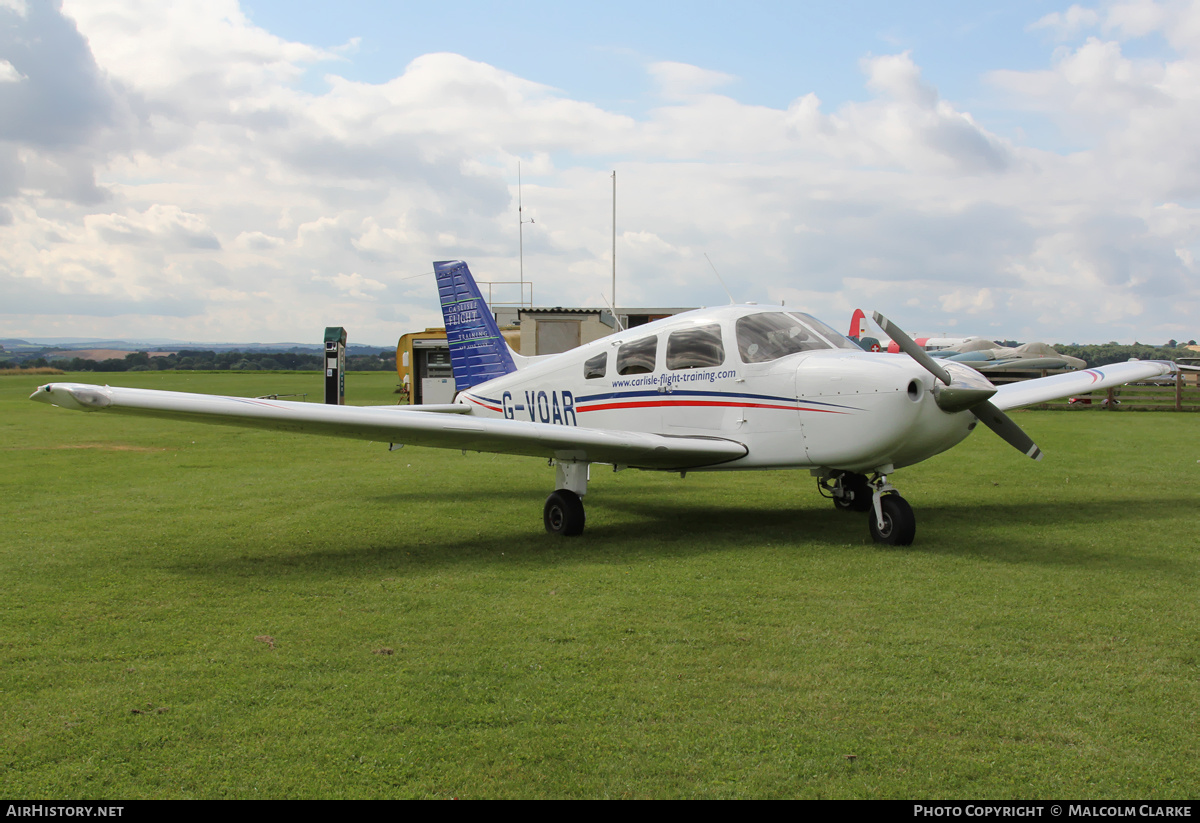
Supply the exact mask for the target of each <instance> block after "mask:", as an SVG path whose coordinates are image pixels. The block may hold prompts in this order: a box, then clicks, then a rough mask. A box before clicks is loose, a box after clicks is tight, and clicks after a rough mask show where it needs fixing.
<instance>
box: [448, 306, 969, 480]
mask: <svg viewBox="0 0 1200 823" xmlns="http://www.w3.org/2000/svg"><path fill="white" fill-rule="evenodd" d="M959 368H963V369H965V368H966V367H959ZM933 389H934V378H933V376H932V375H931V374H930V373H928V372H927V371H925V369H923V368H922V367H921V366H920V365H919V364H917V363H916V362H914V361H913V360H912V359H911V358H909V357H907V356H906V355H899V356H897V355H880V354H869V353H867V352H864V351H862V350H861V349H860V348H859V347H858V346H856V345H855V344H854V343H853V342H851V341H849V340H847V339H846V338H845V337H844V336H843V335H841V334H840V333H838V332H836V331H834V330H833V329H832V328H830V327H828V326H827V325H825V324H823V323H821V322H820V321H818V320H816V319H815V318H813V317H811V316H809V315H806V314H803V313H800V312H795V311H792V310H789V309H786V308H784V307H768V306H725V307H720V308H712V309H699V310H697V311H693V312H687V313H684V314H679V315H675V316H673V317H670V318H666V319H664V320H659V321H656V322H653V323H648V324H646V325H643V326H637V327H635V328H632V329H628V330H625V331H623V332H619V333H617V334H614V335H611V336H609V337H606V338H603V339H601V340H597V341H595V342H592V343H589V344H586V345H584V346H580V347H578V348H576V349H572V350H571V351H568V352H564V353H562V354H558V355H551V356H546V357H540V358H534V359H532V360H531V361H530V362H528V363H526V364H525V365H524V367H523V368H520V369H518V370H517V371H515V372H512V373H510V374H506V375H504V376H502V377H499V378H496V379H493V380H490V381H488V382H486V383H480V384H479V385H476V386H474V387H472V388H471V389H468V390H466V391H463V392H461V393H460V394H459V396H458V399H457V402H459V403H466V404H468V405H469V406H470V407H471V409H472V412H471V413H472V414H473V415H478V416H483V417H500V418H506V419H511V420H519V421H529V422H535V423H551V424H557V425H563V426H579V427H586V428H593V429H606V430H618V431H640V432H651V433H656V434H664V435H668V436H669V435H680V436H688V437H714V438H724V439H729V440H736V441H738V442H740V443H743V444H745V446H746V447H747V450H748V452H747V454H746V455H745V456H744V457H742V458H740V459H737V460H734V461H731V462H728V463H723V464H719V465H715V466H711V467H709V468H711V469H722V470H730V469H762V468H832V469H844V470H850V471H873V470H877V469H879V468H882V467H888V466H891V467H894V468H898V467H900V466H905V465H910V464H912V463H916V462H919V461H920V460H924V459H926V458H928V457H930V456H932V455H934V454H937V453H939V452H942V451H944V450H946V449H948V448H950V447H951V446H953V445H955V444H956V443H959V442H960V441H961V440H962V439H963V438H965V437H966V436H967V435H968V434H969V433H970V431H971V430H972V428H973V427H974V423H975V418H974V416H972V415H971V414H970V413H968V412H957V413H947V412H944V411H942V410H941V409H939V408H938V407H937V405H936V403H935V401H934V396H933Z"/></svg>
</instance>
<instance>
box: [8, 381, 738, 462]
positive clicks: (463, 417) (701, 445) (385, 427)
mask: <svg viewBox="0 0 1200 823" xmlns="http://www.w3.org/2000/svg"><path fill="white" fill-rule="evenodd" d="M30 399H31V400H36V401H38V402H42V403H48V404H50V405H54V406H61V407H63V408H67V409H74V410H78V411H89V412H102V413H108V414H125V415H140V416H144V417H158V418H167V419H172V420H191V421H194V422H198V423H216V424H220V425H227V426H242V427H249V428H257V429H271V430H275V431H287V432H295V433H298V434H319V435H325V436H331V437H348V438H353V439H357V440H371V441H375V442H379V443H405V444H407V445H413V446H431V447H434V448H446V449H466V450H469V451H481V452H496V453H500V454H522V455H530V456H534V457H557V458H559V459H573V460H586V461H589V462H593V463H613V464H620V465H626V466H632V467H635V468H646V469H690V468H698V467H700V466H709V465H715V464H718V463H726V462H728V461H730V460H736V459H738V458H739V457H744V456H745V455H746V453H747V449H746V447H745V446H744V445H743V444H741V443H738V442H737V441H734V440H727V439H724V438H718V437H711V438H710V437H676V436H670V435H661V434H650V433H645V432H628V431H606V430H600V429H587V428H578V427H575V426H559V425H553V424H550V423H528V422H522V421H517V420H495V419H487V418H479V417H474V416H472V415H469V414H454V415H448V414H430V413H428V412H424V411H414V410H409V409H407V408H405V407H404V406H333V405H324V404H320V403H300V402H295V401H290V400H266V399H260V398H250V397H225V396H220V395H209V394H189V393H186V392H169V391H155V390H152V389H126V388H113V387H109V386H90V385H85V384H80V383H49V384H47V385H45V386H41V387H40V388H38V390H37V391H35V392H34V393H33V394H32V395H31V396H30Z"/></svg>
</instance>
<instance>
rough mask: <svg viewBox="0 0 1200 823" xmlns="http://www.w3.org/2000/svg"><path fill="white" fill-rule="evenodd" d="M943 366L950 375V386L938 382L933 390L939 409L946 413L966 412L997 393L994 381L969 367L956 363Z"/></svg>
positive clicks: (952, 362)
mask: <svg viewBox="0 0 1200 823" xmlns="http://www.w3.org/2000/svg"><path fill="white" fill-rule="evenodd" d="M942 366H943V367H944V368H945V369H946V371H947V372H948V373H949V374H950V385H949V386H944V385H942V384H941V382H938V383H937V384H936V385H935V386H934V388H933V396H934V400H936V401H937V405H938V408H939V409H941V410H942V411H944V412H947V413H954V412H960V411H966V410H967V409H970V408H971V407H973V406H977V405H979V404H980V403H982V402H984V401H985V400H989V399H991V397H992V395H993V394H995V393H996V391H997V389H996V387H995V386H993V385H992V381H990V380H988V379H987V378H986V377H984V376H983V375H982V374H980V373H979V372H977V371H975V370H974V369H972V368H970V367H968V366H963V365H960V364H958V363H955V362H954V361H948V362H946V363H943V364H942Z"/></svg>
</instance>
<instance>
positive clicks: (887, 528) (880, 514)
mask: <svg viewBox="0 0 1200 823" xmlns="http://www.w3.org/2000/svg"><path fill="white" fill-rule="evenodd" d="M870 484H871V489H872V493H871V509H872V511H871V513H870V514H868V515H867V524H868V525H869V526H870V528H871V539H872V540H874V541H875V542H876V543H886V544H888V545H889V546H911V545H912V542H913V538H914V537H916V535H917V518H916V517H915V516H914V515H913V510H912V506H910V505H908V501H907V500H905V499H904V498H903V497H901V496H900V493H899V492H898V491H896V490H895V489H894V488H892V484H891V483H888V482H887V475H886V474H876V475H875V477H873V478H872V479H871V481H870Z"/></svg>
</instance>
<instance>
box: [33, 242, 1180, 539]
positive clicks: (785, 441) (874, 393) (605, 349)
mask: <svg viewBox="0 0 1200 823" xmlns="http://www.w3.org/2000/svg"><path fill="white" fill-rule="evenodd" d="M434 270H435V273H436V275H437V282H438V290H439V294H440V297H441V304H442V311H443V314H444V315H445V321H446V332H447V337H448V341H449V344H450V353H451V360H452V363H453V366H454V377H455V382H456V384H457V388H458V395H457V396H456V398H455V400H454V402H453V403H451V404H445V405H431V406H368V407H355V406H334V405H324V404H315V403H303V402H289V401H281V400H267V399H251V398H245V397H220V396H215V395H203V394H185V393H182V392H167V391H151V390H147V389H126V388H112V387H108V386H103V387H101V386H90V385H83V384H75V383H49V384H47V385H44V386H41V387H40V388H38V390H37V391H35V392H34V393H33V395H32V396H31V399H33V400H37V401H40V402H43V403H49V404H52V405H56V406H61V407H64V408H68V409H76V410H80V411H90V412H104V413H117V414H132V415H144V416H149V417H165V418H176V419H182V420H192V421H205V422H211V423H222V424H227V425H234V426H249V427H253V428H263V429H278V430H284V431H293V432H301V433H307V434H324V435H333V436H337V437H351V438H358V439H362V440H372V441H378V442H382V443H391V444H397V443H405V444H411V445H418V446H434V447H439V448H453V449H463V450H471V451H481V452H498V453H502V454H523V455H535V456H540V457H546V458H549V460H550V462H552V463H553V465H554V466H555V491H554V492H553V493H552V494H551V495H550V496H549V498H547V500H546V504H545V507H544V509H543V522H544V523H545V527H546V530H547V531H549V532H552V533H555V534H562V535H578V534H580V533H581V532H582V531H583V528H584V521H585V515H584V508H583V503H582V502H581V500H580V498H581V497H583V495H584V494H585V493H586V492H587V484H588V478H589V467H590V466H591V464H592V463H602V464H610V465H612V466H613V467H614V469H624V468H637V469H649V470H657V471H671V472H679V473H680V474H681V475H685V474H686V473H687V472H690V471H737V470H748V469H808V470H809V471H810V473H811V474H812V475H813V476H814V477H815V478H816V480H817V485H818V488H819V490H820V491H821V492H822V493H823V494H824V495H826V496H828V497H830V498H832V500H833V503H834V505H835V506H836V507H837V508H839V509H844V510H850V511H859V512H870V514H869V515H868V517H867V521H868V525H869V527H870V531H871V535H872V537H873V538H874V539H875V540H876V541H879V542H882V543H889V544H894V545H908V544H910V543H912V540H913V536H914V535H915V533H916V520H915V518H914V516H913V512H912V508H911V507H910V506H909V505H908V503H907V502H906V501H905V500H904V499H903V498H902V497H901V496H900V495H899V493H898V492H897V491H896V489H895V488H894V487H893V486H892V485H891V483H890V482H889V481H888V477H889V476H890V475H891V474H892V473H893V472H894V471H895V470H896V469H899V468H901V467H903V466H910V465H912V464H914V463H919V462H920V461H922V460H925V459H927V458H929V457H932V456H933V455H935V454H938V453H940V452H943V451H945V450H946V449H949V448H950V447H951V446H954V445H955V444H957V443H959V442H961V441H962V440H963V439H964V438H966V437H967V435H968V434H970V433H971V431H972V430H973V429H974V428H975V426H976V423H978V422H979V421H982V422H983V423H984V424H985V425H986V426H988V427H989V428H991V429H992V430H993V431H995V432H996V433H997V434H998V435H999V436H1000V437H1002V438H1003V439H1004V440H1006V441H1008V442H1009V443H1010V444H1011V445H1013V446H1015V447H1016V448H1017V449H1018V450H1019V451H1021V452H1022V453H1023V454H1026V455H1027V456H1029V457H1032V458H1034V459H1035V460H1036V459H1041V451H1040V450H1039V449H1038V447H1037V446H1036V445H1034V443H1033V441H1032V440H1031V439H1030V438H1029V437H1028V435H1026V434H1025V433H1024V432H1023V431H1021V429H1020V428H1019V427H1018V426H1017V425H1016V424H1015V423H1014V422H1013V421H1012V420H1011V419H1009V417H1008V416H1007V415H1005V414H1004V410H1005V409H1013V408H1017V407H1020V406H1027V405H1031V404H1034V403H1040V402H1044V401H1047V400H1052V399H1055V398H1058V397H1063V396H1066V395H1070V394H1076V393H1079V392H1083V391H1091V390H1095V389H1102V388H1107V387H1109V386H1116V385H1120V384H1122V383H1126V382H1129V381H1132V380H1140V379H1144V378H1147V377H1153V376H1155V375H1161V374H1166V373H1168V372H1169V371H1171V369H1172V366H1171V365H1170V364H1167V363H1160V362H1150V361H1140V362H1128V363H1118V364H1114V365H1110V366H1104V367H1102V368H1096V369H1088V370H1086V371H1080V372H1075V373H1072V374H1063V375H1056V376H1053V377H1045V378H1040V379H1035V380H1027V381H1025V382H1022V383H1013V384H1009V385H1005V386H1002V387H1000V388H997V387H996V386H993V385H992V384H991V383H990V382H989V381H988V380H987V378H986V377H984V376H983V375H981V374H980V373H979V372H977V371H975V370H973V369H971V368H969V367H967V366H964V365H961V364H959V363H955V362H952V361H943V362H941V363H938V362H935V361H934V360H933V358H931V357H930V356H929V355H928V354H926V353H925V351H924V350H922V349H921V348H920V347H918V346H917V345H916V344H915V343H914V342H913V341H912V340H911V339H910V338H909V337H908V336H907V335H905V334H904V332H903V331H901V330H900V329H899V328H897V327H896V326H895V325H894V324H892V323H891V322H890V321H888V320H887V319H886V318H885V317H883V316H882V315H880V314H879V313H878V312H876V313H875V315H874V317H875V321H876V322H877V323H879V325H880V327H881V328H882V329H883V330H884V332H885V333H887V334H888V335H889V336H890V337H891V338H892V339H893V340H895V341H897V342H898V344H899V346H900V347H901V348H902V349H903V350H904V351H905V352H907V354H903V355H893V354H869V353H867V352H864V351H862V350H861V349H860V348H859V347H858V346H856V345H855V344H854V343H852V342H851V341H850V340H848V339H847V338H846V337H844V336H843V335H841V334H840V333H838V332H836V331H834V330H833V329H832V328H830V327H829V326H827V325H825V324H824V323H822V322H820V321H819V320H817V319H815V318H813V317H811V316H809V315H807V314H803V313H800V312H796V311H792V310H790V309H786V308H784V307H782V306H779V307H768V306H757V305H752V304H750V305H742V306H724V307H721V308H715V309H699V310H696V311H692V312H687V313H685V314H679V315H675V316H673V317H669V318H666V319H664V320H659V321H656V322H653V323H648V324H646V325H643V326H637V327H635V328H632V329H628V330H626V331H622V332H619V333H617V334H614V335H611V336H610V337H606V338H603V339H601V340H597V341H595V342H592V343H588V344H586V345H584V346H580V347H578V348H576V349H572V350H570V351H567V352H564V353H562V354H555V355H546V356H543V357H522V356H520V355H518V354H516V353H515V352H513V351H512V350H511V349H510V348H509V347H508V345H507V344H506V343H505V341H504V338H503V337H502V336H501V334H500V330H499V329H498V328H497V326H496V323H495V320H494V319H493V317H492V314H491V312H490V311H489V310H488V308H487V306H486V305H485V303H484V301H483V298H482V296H481V295H480V293H479V289H478V287H477V286H476V285H475V281H474V280H473V279H472V277H471V273H470V271H469V270H468V269H467V265H466V264H465V263H463V262H460V261H449V262H442V263H435V264H434Z"/></svg>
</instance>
